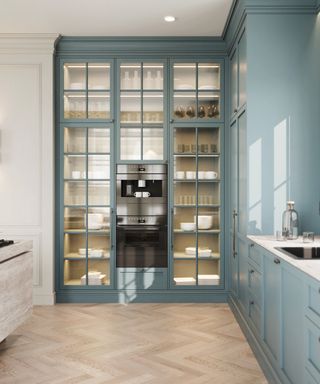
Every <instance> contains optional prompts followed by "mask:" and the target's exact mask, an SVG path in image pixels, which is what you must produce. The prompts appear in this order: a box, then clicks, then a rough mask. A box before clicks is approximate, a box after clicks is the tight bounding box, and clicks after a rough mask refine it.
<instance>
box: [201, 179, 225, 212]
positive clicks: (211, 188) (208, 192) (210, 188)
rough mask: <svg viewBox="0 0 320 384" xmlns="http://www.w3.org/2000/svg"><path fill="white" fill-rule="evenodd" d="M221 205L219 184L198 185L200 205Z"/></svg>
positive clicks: (204, 183) (206, 183)
mask: <svg viewBox="0 0 320 384" xmlns="http://www.w3.org/2000/svg"><path fill="white" fill-rule="evenodd" d="M212 204H220V189H219V183H218V182H216V183H213V182H205V181H203V182H202V181H201V180H200V181H199V183H198V205H199V206H206V205H212Z"/></svg>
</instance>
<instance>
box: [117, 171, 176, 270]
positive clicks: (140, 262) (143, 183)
mask: <svg viewBox="0 0 320 384" xmlns="http://www.w3.org/2000/svg"><path fill="white" fill-rule="evenodd" d="M116 199H117V226H116V239H117V240H116V250H117V252H116V266H117V267H128V268H129V267H130V268H132V267H137V268H141V267H157V268H166V267H167V260H168V253H167V252H168V250H167V235H168V230H167V170H166V166H165V165H160V164H152V165H151V164H150V165H148V164H143V165H138V164H119V165H118V166H117V196H116Z"/></svg>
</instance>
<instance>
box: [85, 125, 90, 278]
mask: <svg viewBox="0 0 320 384" xmlns="http://www.w3.org/2000/svg"><path fill="white" fill-rule="evenodd" d="M88 150H89V128H88V127H87V128H86V222H85V224H86V270H85V272H86V285H88V284H89V271H88V269H89V254H88V245H89V234H88V229H89V226H88V223H89V222H88V206H89V181H88V175H89V172H88V171H89V156H88Z"/></svg>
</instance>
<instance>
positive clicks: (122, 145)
mask: <svg viewBox="0 0 320 384" xmlns="http://www.w3.org/2000/svg"><path fill="white" fill-rule="evenodd" d="M164 74H165V65H164V62H151V61H150V62H149V61H148V62H131V61H130V62H128V61H122V62H120V64H119V76H120V78H119V79H118V80H119V89H120V92H119V111H118V113H119V119H118V120H119V122H120V127H119V132H120V135H119V136H120V139H119V143H118V148H119V155H118V158H119V161H123V162H128V161H129V162H130V161H132V162H134V161H141V162H153V161H154V162H159V161H160V162H163V161H165V158H166V153H165V137H166V135H165V126H166V124H165V120H164V116H165V110H164V106H165V103H164V100H165V97H166V93H165V92H166V89H165V86H164V84H165V80H166V79H165V78H164Z"/></svg>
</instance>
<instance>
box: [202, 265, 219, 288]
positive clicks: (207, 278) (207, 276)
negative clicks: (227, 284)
mask: <svg viewBox="0 0 320 384" xmlns="http://www.w3.org/2000/svg"><path fill="white" fill-rule="evenodd" d="M219 284H220V263H219V261H218V260H199V262H198V285H210V286H212V285H219Z"/></svg>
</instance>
